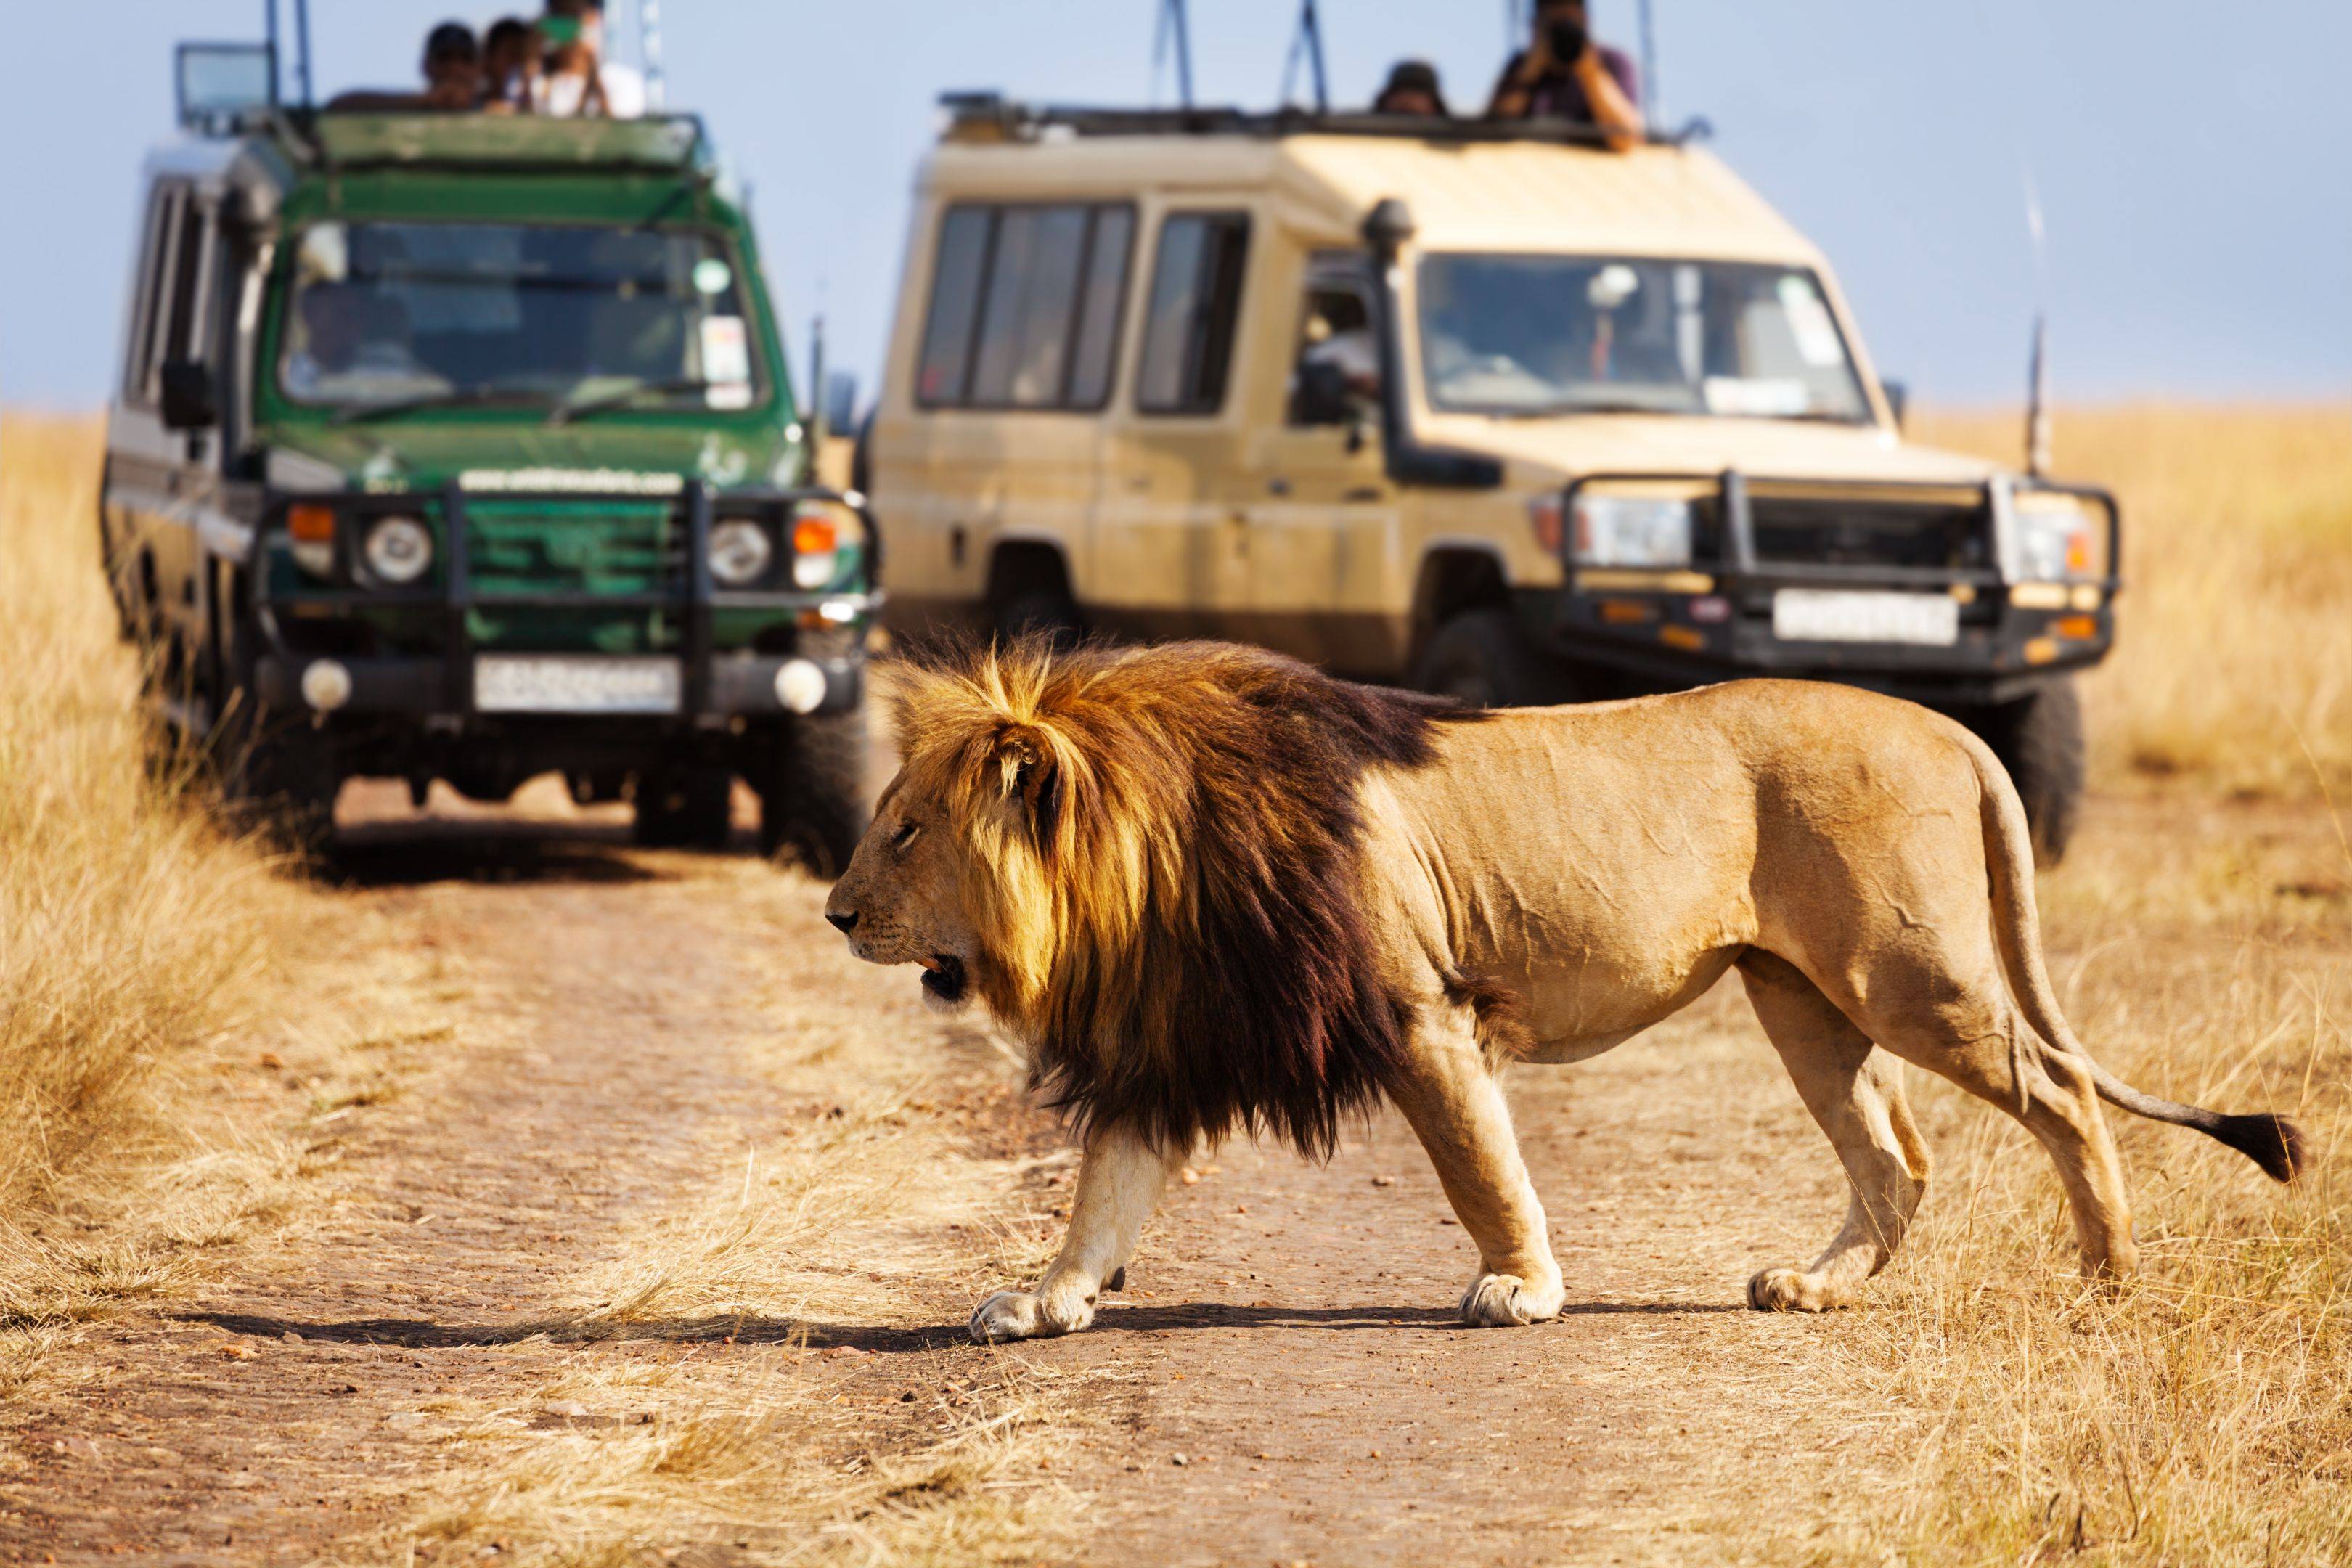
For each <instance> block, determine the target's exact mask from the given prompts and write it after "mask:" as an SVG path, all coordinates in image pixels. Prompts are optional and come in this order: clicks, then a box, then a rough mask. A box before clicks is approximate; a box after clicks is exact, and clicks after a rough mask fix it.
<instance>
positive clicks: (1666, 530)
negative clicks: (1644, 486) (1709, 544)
mask: <svg viewBox="0 0 2352 1568" xmlns="http://www.w3.org/2000/svg"><path fill="white" fill-rule="evenodd" d="M1575 521H1576V559H1577V561H1578V562H1579V563H1580V564H1583V565H1588V566H1687V565H1689V564H1690V558H1691V503H1690V502H1689V501H1687V500H1677V499H1673V498H1668V497H1660V496H1612V495H1580V496H1578V497H1577V498H1576V515H1575Z"/></svg>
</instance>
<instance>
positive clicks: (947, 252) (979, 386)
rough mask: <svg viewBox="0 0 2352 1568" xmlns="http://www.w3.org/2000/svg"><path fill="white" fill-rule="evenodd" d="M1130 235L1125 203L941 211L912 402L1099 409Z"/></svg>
mask: <svg viewBox="0 0 2352 1568" xmlns="http://www.w3.org/2000/svg"><path fill="white" fill-rule="evenodd" d="M1134 232H1135V214H1134V212H1133V210H1132V209H1131V208H1129V207H1126V206H1114V205H1077V204H1065V205H1054V206H1009V205H1008V206H993V205H989V206H971V205H967V206H958V207H954V208H951V209H950V211H949V213H948V215H947V216H946V218H945V219H944V221H943V222H942V223H941V224H940V250H939V259H938V264H937V266H936V267H935V268H934V269H933V273H932V283H931V301H930V310H929V315H928V316H927V318H926V320H925V321H924V326H923V349H922V357H921V360H920V363H919V366H918V368H917V373H916V385H915V400H916V402H917V403H919V404H920V405H922V406H924V407H927V408H1026V409H1078V408H1098V407H1100V406H1101V405H1102V404H1103V402H1104V400H1105V399H1106V397H1107V396H1108V393H1109V390H1110V378H1111V365H1112V363H1114V361H1115V360H1116V358H1117V353H1118V320H1119V310H1120V305H1121V303H1122V300H1123V299H1124V297H1125V292H1126V286H1127V267H1128V251H1129V245H1130V241H1131V239H1132V237H1133V235H1134Z"/></svg>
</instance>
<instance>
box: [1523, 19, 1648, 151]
mask: <svg viewBox="0 0 2352 1568" xmlns="http://www.w3.org/2000/svg"><path fill="white" fill-rule="evenodd" d="M1641 96H1642V95H1641V89H1640V87H1639V85H1638V79H1637V78H1636V77H1635V75H1634V72H1633V61H1632V60H1630V59H1628V58H1626V57H1625V55H1624V54H1623V52H1622V51H1621V50H1618V49H1612V48H1611V47H1608V46H1607V45H1606V44H1600V43H1595V42H1594V41H1593V38H1592V33H1591V9H1590V7H1589V6H1588V5H1586V0H1542V3H1541V4H1539V5H1537V6H1536V19H1535V37H1533V38H1532V39H1530V40H1529V42H1528V47H1526V48H1524V49H1522V50H1520V51H1519V52H1518V53H1517V54H1516V55H1514V56H1512V57H1511V63H1510V64H1508V65H1507V66H1505V67H1504V68H1503V76H1502V79H1501V80H1500V81H1497V82H1496V84H1495V96H1494V98H1493V100H1491V101H1490V102H1489V103H1488V104H1487V106H1486V117H1487V118H1488V119H1489V120H1566V121H1570V122H1572V123H1576V124H1581V125H1591V126H1594V127H1597V128H1598V129H1599V130H1600V131H1601V134H1602V136H1603V138H1604V139H1605V140H1606V141H1607V142H1608V143H1609V145H1610V146H1612V147H1613V148H1615V149H1616V150H1617V151H1619V152H1621V153H1622V152H1624V151H1625V150H1626V149H1628V148H1631V147H1634V146H1638V145H1639V144H1640V143H1641V140H1642V135H1643V124H1642V110H1641Z"/></svg>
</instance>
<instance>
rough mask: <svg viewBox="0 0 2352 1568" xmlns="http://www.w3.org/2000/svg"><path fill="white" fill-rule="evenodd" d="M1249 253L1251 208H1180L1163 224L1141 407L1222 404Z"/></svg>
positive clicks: (1178, 409)
mask: <svg viewBox="0 0 2352 1568" xmlns="http://www.w3.org/2000/svg"><path fill="white" fill-rule="evenodd" d="M1248 259H1249V216H1248V215H1247V214H1246V213H1175V214H1171V215H1170V216H1169V217H1168V218H1167V220H1166V221H1165V222H1163V223H1162V224H1161V225H1160V255H1159V258H1158V260H1157V262H1156V263H1155V265H1154V268H1153V272H1152V279H1151V302H1150V311H1149V313H1148V314H1147V316H1146V318H1145V321H1144V328H1143V358H1142V364H1141V367H1140V369H1139V372H1138V374H1137V377H1136V387H1135V405H1136V406H1137V407H1138V408H1139V409H1141V410H1143V412H1145V413H1147V414H1213V413H1215V412H1216V411H1217V410H1218V409H1219V408H1220V407H1222V406H1223V405H1224V401H1225V376H1226V373H1227V371H1229V370H1230V369H1231V368H1232V366H1233V356H1234V322H1235V321H1238V320H1239V318H1240V316H1241V303H1242V275H1243V271H1244V264H1245V263H1246V262H1247V261H1248Z"/></svg>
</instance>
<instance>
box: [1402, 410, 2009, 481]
mask: <svg viewBox="0 0 2352 1568" xmlns="http://www.w3.org/2000/svg"><path fill="white" fill-rule="evenodd" d="M1418 434H1419V435H1420V437H1421V438H1422V439H1423V440H1425V441H1428V442H1431V443H1433V444H1435V445H1440V446H1446V447H1461V448H1463V449H1465V450H1467V451H1472V452H1482V453H1485V454H1486V455H1488V456H1490V457H1496V458H1502V459H1504V460H1505V461H1506V462H1508V463H1511V464H1513V465H1514V466H1525V467H1527V468H1534V469H1538V470H1541V471H1542V473H1541V477H1542V478H1547V479H1549V478H1553V477H1558V478H1566V479H1575V478H1579V477H1581V476H1584V475H1589V474H1602V473H1611V474H1634V473H1639V474H1652V473H1654V474H1674V475H1682V474H1690V475H1695V476H1696V475H1710V474H1719V473H1722V472H1723V471H1725V470H1726V469H1728V468H1736V469H1738V471H1739V472H1741V473H1743V474H1746V475H1748V476H1750V477H1751V478H1757V479H1881V480H1887V481H1892V482H1908V483H1930V484H1942V483H1951V484H1981V483H1982V482H1983V481H1985V480H1986V479H1990V478H1991V477H1992V476H1993V475H1995V474H1997V473H1999V472H2000V466H1999V465H1998V464H1994V463H1989V462H1986V461H1984V460H1983V459H1982V458H1969V457H1964V456H1962V455H1960V454H1959V453H1957V452H1943V451H1938V450H1937V449H1936V448H1934V447H1918V446H1914V445H1912V444H1910V443H1909V442H1906V441H1904V440H1902V439H1900V438H1899V437H1895V436H1893V435H1891V434H1889V433H1887V432H1886V431H1884V430H1881V429H1878V428H1877V427H1875V426H1846V425H1810V424H1802V423H1799V422H1796V421H1793V420H1778V419H1710V418H1702V417H1696V416H1675V415H1647V414H1583V415H1575V416H1564V417H1560V418H1556V419H1492V418H1486V417H1483V416H1465V415H1434V416H1426V417H1424V419H1423V421H1422V424H1421V428H1420V430H1419V432H1418ZM1527 477H1528V478H1529V479H1535V478H1536V477H1537V476H1532V475H1531V476H1527Z"/></svg>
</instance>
